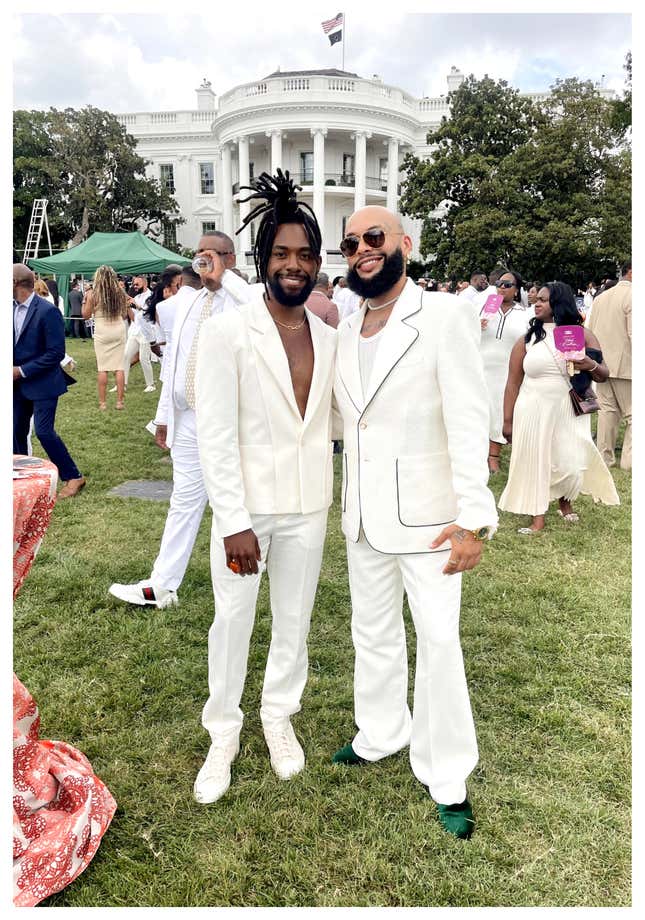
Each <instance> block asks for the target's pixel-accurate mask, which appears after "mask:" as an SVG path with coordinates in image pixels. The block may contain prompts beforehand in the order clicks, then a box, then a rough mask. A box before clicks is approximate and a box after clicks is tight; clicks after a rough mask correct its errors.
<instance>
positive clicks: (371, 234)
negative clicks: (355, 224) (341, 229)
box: [338, 227, 403, 256]
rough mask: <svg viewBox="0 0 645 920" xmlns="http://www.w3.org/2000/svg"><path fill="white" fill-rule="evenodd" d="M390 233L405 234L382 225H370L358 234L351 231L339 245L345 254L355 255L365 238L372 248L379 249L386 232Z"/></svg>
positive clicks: (394, 234) (365, 241) (395, 234)
mask: <svg viewBox="0 0 645 920" xmlns="http://www.w3.org/2000/svg"><path fill="white" fill-rule="evenodd" d="M386 233H390V234H391V235H392V236H403V232H401V233H394V232H393V231H392V230H383V228H382V227H370V228H369V230H366V231H365V233H362V234H361V235H360V236H357V235H356V234H355V233H349V234H348V235H347V236H346V237H345V238H344V239H342V240H341V241H340V246H339V247H338V248H339V249H340V251H341V252H342V254H343V255H344V256H353V255H354V254H355V252H356V250H357V249H358V245H359V243H360V241H361V239H362V240H363V242H364V243H367V245H368V246H371V247H372V249H378V248H379V247H380V246H382V245H383V243H384V242H385V234H386Z"/></svg>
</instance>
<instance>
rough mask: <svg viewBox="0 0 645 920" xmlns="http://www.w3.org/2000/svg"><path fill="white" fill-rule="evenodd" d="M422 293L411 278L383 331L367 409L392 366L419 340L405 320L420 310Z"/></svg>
mask: <svg viewBox="0 0 645 920" xmlns="http://www.w3.org/2000/svg"><path fill="white" fill-rule="evenodd" d="M422 296H423V291H422V290H421V289H420V288H419V286H418V285H417V284H415V283H414V281H412V280H410V279H409V278H408V280H407V282H406V285H405V287H404V288H403V291H402V293H401V296H400V297H399V299H398V300H397V302H396V304H395V305H394V309H393V310H392V313H391V315H390V318H389V320H388V321H387V325H386V326H385V329H384V330H383V336H382V338H381V342H380V344H379V347H378V350H377V352H376V359H375V361H374V367H373V369H372V374H371V376H370V382H369V386H368V388H367V393H366V395H365V407H364V409H367V407H368V406H369V404H370V403H371V402H372V400H373V399H374V397H375V396H376V394H377V392H378V391H379V389H380V388H381V386H382V385H383V383H384V381H385V379H386V378H387V377H388V375H389V374H390V372H391V370H392V368H393V367H394V366H395V365H396V364H398V362H399V361H400V360H401V358H402V357H403V355H404V354H405V353H406V352H407V351H408V349H409V348H410V346H411V345H412V343H413V342H415V341H416V340H417V339H418V337H419V330H418V329H416V328H415V327H414V326H412V325H408V324H407V323H406V320H407V319H408V318H409V317H410V316H413V315H414V314H415V313H418V312H419V311H420V310H421V305H422V300H421V298H422ZM357 345H358V343H357ZM356 363H357V364H358V357H356Z"/></svg>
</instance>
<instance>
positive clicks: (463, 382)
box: [333, 206, 497, 838]
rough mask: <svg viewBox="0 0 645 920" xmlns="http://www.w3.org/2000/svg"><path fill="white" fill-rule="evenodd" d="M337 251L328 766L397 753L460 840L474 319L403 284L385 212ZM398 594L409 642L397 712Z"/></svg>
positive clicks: (393, 223) (487, 511)
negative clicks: (339, 723)
mask: <svg viewBox="0 0 645 920" xmlns="http://www.w3.org/2000/svg"><path fill="white" fill-rule="evenodd" d="M340 248H341V251H342V252H343V254H344V255H345V257H346V259H347V263H348V269H349V270H348V272H347V283H348V284H349V286H350V288H352V290H354V291H356V292H357V293H358V294H360V295H361V296H362V297H363V298H365V300H364V303H363V306H362V309H361V310H359V311H358V312H356V313H354V314H353V315H352V316H350V317H348V318H347V319H346V320H344V321H343V322H342V323H341V324H340V327H339V329H338V357H337V363H336V380H335V383H334V394H335V396H336V399H337V401H338V408H339V410H340V412H341V415H342V417H343V422H344V448H345V456H344V470H345V476H344V480H345V481H344V488H343V521H342V526H343V532H344V534H345V536H346V538H347V558H348V565H349V582H350V590H351V595H352V638H353V640H354V647H355V651H356V662H355V670H354V703H355V719H356V724H357V726H358V733H357V734H356V736H355V738H354V739H353V741H352V742H351V743H350V744H347V745H345V747H343V748H341V749H340V750H339V751H338V752H337V753H336V754H335V755H334V757H333V760H334V762H335V763H340V764H365V763H368V762H373V761H377V760H381V759H382V758H384V757H387V756H388V755H390V754H394V753H395V752H397V751H399V750H401V749H402V748H404V747H407V746H408V745H409V750H410V762H411V765H412V770H413V772H414V774H415V775H416V776H417V778H418V779H419V780H420V781H421V782H422V783H423V784H424V785H425V786H427V787H428V789H429V792H430V795H431V796H432V798H433V799H434V801H435V802H436V803H437V812H438V816H439V819H440V821H441V823H442V825H443V826H444V828H445V829H446V830H447V831H449V832H450V833H452V834H454V835H455V836H457V837H464V838H465V837H469V836H470V834H471V833H472V830H473V827H474V821H473V816H472V809H471V806H470V803H469V801H468V799H467V797H466V778H467V776H468V774H469V773H470V772H471V770H472V769H473V768H474V766H475V764H476V763H477V743H476V739H475V728H474V725H473V718H472V714H471V711H470V702H469V699H468V688H467V686H466V677H465V673H464V666H463V660H462V653H461V646H460V642H459V609H460V590H461V573H462V572H465V571H467V570H468V569H472V568H474V566H475V565H477V563H478V562H479V559H480V557H481V553H482V546H483V542H482V541H483V540H485V539H486V538H487V537H490V536H491V535H492V532H493V530H494V528H495V526H496V524H497V513H496V510H495V500H494V498H493V495H492V493H491V492H490V491H489V489H488V488H487V480H488V467H487V464H486V456H487V454H488V404H487V402H486V384H485V381H484V373H483V366H482V359H481V354H480V351H479V337H480V330H479V320H478V318H477V316H476V315H475V314H474V313H473V311H472V310H471V309H470V308H469V307H464V306H463V304H462V302H461V301H460V300H459V299H458V298H457V297H454V296H453V295H452V294H438V293H425V292H424V291H423V290H422V289H421V288H419V286H418V285H416V284H415V283H414V282H413V281H411V280H410V279H409V278H406V270H405V263H406V260H407V258H408V255H409V253H410V250H411V248H412V240H411V239H410V237H409V236H408V235H407V234H406V233H405V232H404V229H403V227H402V225H401V221H400V219H399V218H398V216H397V215H396V214H393V213H392V212H391V211H388V210H386V208H382V207H375V206H372V207H366V208H361V209H360V210H358V211H356V212H355V213H354V214H352V216H351V217H350V219H349V221H348V222H347V229H346V236H345V238H344V239H343V240H342V242H341V244H340ZM404 590H405V591H406V593H407V595H408V602H409V605H410V612H411V614H412V619H413V622H414V626H415V630H416V635H417V667H416V675H415V687H414V712H413V714H412V715H411V714H410V710H409V709H408V658H407V650H406V642H405V629H404V626H403V617H402V608H403V592H404Z"/></svg>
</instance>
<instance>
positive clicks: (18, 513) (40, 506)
mask: <svg viewBox="0 0 645 920" xmlns="http://www.w3.org/2000/svg"><path fill="white" fill-rule="evenodd" d="M13 461H14V471H13V596H14V597H15V596H16V594H17V593H18V591H19V590H20V588H21V586H22V583H23V581H24V580H25V578H26V577H27V572H28V571H29V569H30V568H31V564H32V562H33V561H34V556H35V555H36V553H37V552H38V548H39V547H40V544H41V542H42V539H43V537H44V536H45V532H46V530H47V528H48V527H49V519H50V518H51V516H52V511H53V508H54V504H55V502H56V483H57V481H58V470H57V469H56V467H55V466H54V464H53V463H50V462H49V461H48V460H41V459H40V458H39V457H21V456H18V455H15V456H14V458H13Z"/></svg>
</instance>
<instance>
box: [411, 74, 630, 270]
mask: <svg viewBox="0 0 645 920" xmlns="http://www.w3.org/2000/svg"><path fill="white" fill-rule="evenodd" d="M449 99H450V106H451V115H450V118H449V119H444V120H443V122H442V124H441V126H440V127H439V128H438V130H437V131H435V132H432V133H430V134H429V135H428V143H429V144H432V145H434V146H435V150H434V152H433V158H432V159H431V160H427V161H421V160H419V159H417V158H415V157H411V156H408V157H407V159H406V161H405V164H404V165H405V168H406V169H407V181H406V183H405V186H404V194H403V196H402V201H401V207H402V210H403V212H404V213H406V214H409V215H410V216H412V217H416V218H420V219H422V220H423V229H422V234H421V253H422V254H423V255H425V256H428V257H432V256H434V268H435V272H436V273H438V274H443V275H445V276H456V275H458V276H462V277H467V276H468V274H469V273H470V271H471V270H472V269H474V268H477V267H483V268H484V269H490V268H491V267H492V266H493V265H496V264H502V265H505V266H507V267H508V268H513V269H515V270H517V271H519V272H520V273H521V274H523V275H524V277H526V278H538V279H546V278H560V279H563V280H568V281H569V282H570V283H572V284H574V285H579V284H581V283H582V280H583V278H584V277H589V276H591V275H594V274H597V273H598V274H599V273H602V272H605V273H606V272H609V271H613V270H615V263H616V260H617V258H618V252H619V251H620V250H621V249H622V248H624V247H625V245H628V246H629V245H631V239H630V238H629V241H628V240H625V239H624V238H623V239H620V240H619V239H618V236H617V235H618V234H622V235H623V236H624V234H625V233H626V231H627V230H628V229H629V219H628V216H627V218H626V215H628V214H629V208H627V210H625V208H624V204H625V189H626V185H625V168H626V155H625V154H624V153H623V154H622V155H621V154H620V148H619V147H618V146H617V144H618V137H617V134H616V130H615V128H614V126H613V107H612V104H611V103H610V102H608V101H607V100H605V99H603V98H602V97H601V96H600V94H599V93H598V91H597V90H596V89H595V88H594V87H593V85H592V84H591V83H588V82H580V81H578V80H564V81H559V82H558V83H556V84H555V86H553V87H552V91H551V93H550V95H549V96H548V98H547V99H546V100H544V101H542V102H541V103H534V102H531V100H529V99H523V98H522V97H520V96H519V94H518V93H517V92H516V91H515V90H511V89H509V88H508V87H507V85H506V84H505V83H504V82H503V81H500V82H499V83H494V82H493V81H492V80H490V79H489V78H485V79H484V80H481V81H477V80H475V79H474V78H473V77H469V78H468V80H466V81H465V82H464V83H463V84H462V86H460V87H459V89H458V90H456V91H455V92H454V93H452V94H451V96H450V97H449ZM612 188H613V190H614V192H613V194H609V191H610V189H612Z"/></svg>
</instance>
